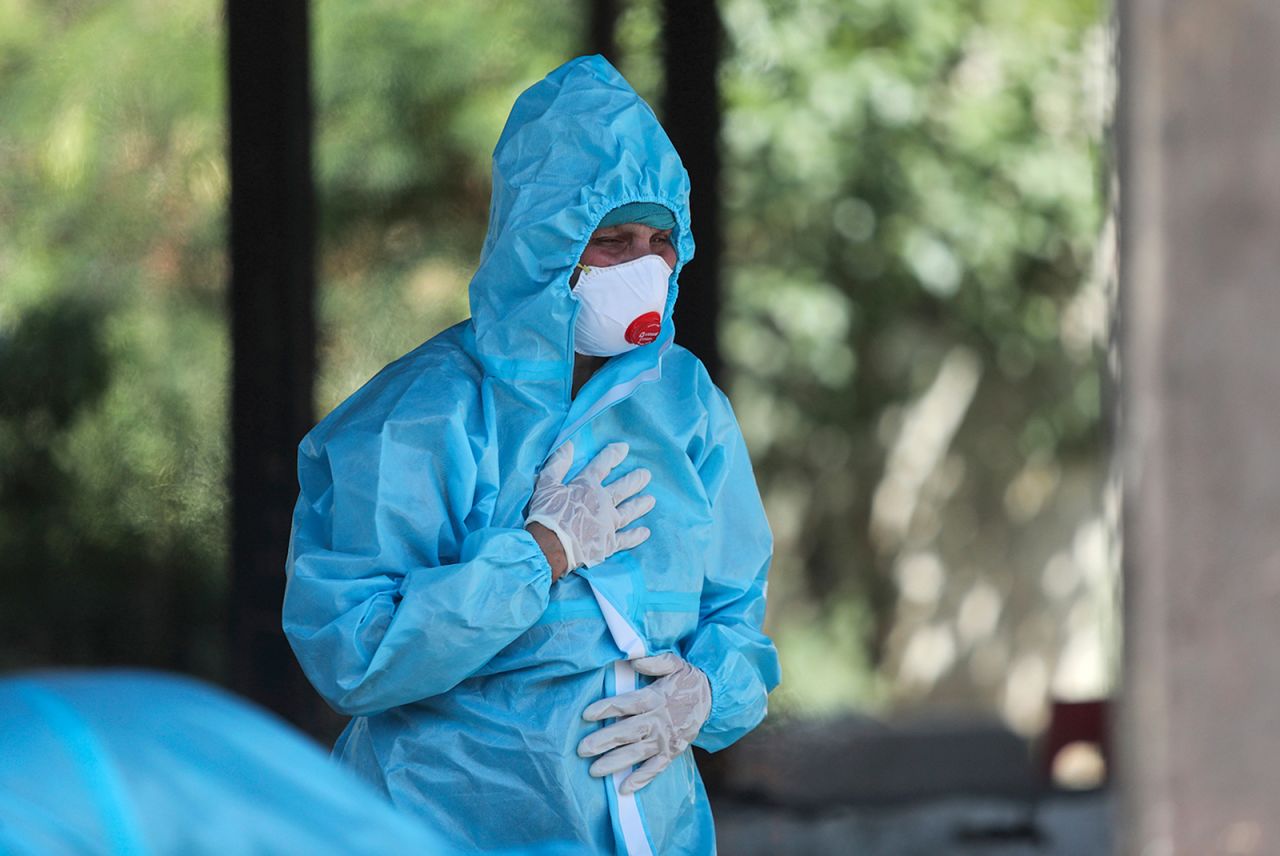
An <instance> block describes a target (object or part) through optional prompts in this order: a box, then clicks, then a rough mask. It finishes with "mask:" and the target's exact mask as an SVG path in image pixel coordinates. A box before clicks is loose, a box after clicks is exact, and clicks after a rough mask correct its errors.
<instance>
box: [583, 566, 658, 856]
mask: <svg viewBox="0 0 1280 856" xmlns="http://www.w3.org/2000/svg"><path fill="white" fill-rule="evenodd" d="M591 592H592V593H593V594H594V595H595V596H596V602H597V603H598V604H600V611H601V612H603V613H604V620H605V623H606V624H607V625H609V634H610V635H611V636H613V642H614V644H615V645H617V646H618V648H619V649H620V650H621V651H623V652H624V653H625V654H626V655H627V659H625V660H617V661H615V662H614V664H613V692H614V695H622V694H623V693H629V692H631V691H632V690H634V689H635V688H636V670H635V669H633V668H632V667H631V663H630V662H629V661H630V660H634V659H635V658H636V657H643V656H644V655H645V650H644V640H643V639H641V638H640V634H639V633H636V631H635V628H634V627H632V626H631V623H630V622H629V621H627V620H626V619H625V618H623V617H622V615H621V613H619V612H618V610H616V609H614V608H613V604H611V603H609V600H608V598H606V597H605V596H604V595H603V594H601V593H600V591H599V590H598V589H597V588H596V587H595V586H594V585H593V586H591ZM630 773H631V770H630V769H627V770H621V771H619V772H617V773H614V774H613V775H612V776H610V777H609V787H611V788H613V795H614V798H615V799H616V800H617V804H618V825H619V826H620V827H622V840H623V843H624V844H625V845H626V848H627V854H628V856H653V849H652V848H651V847H650V846H649V836H648V835H647V834H646V833H645V831H644V822H643V821H642V820H641V819H640V806H639V805H637V804H636V795H635V794H623V793H622V792H621V791H620V790H619V787H620V786H621V785H622V782H623V780H624V779H626V777H627V776H628V775H630Z"/></svg>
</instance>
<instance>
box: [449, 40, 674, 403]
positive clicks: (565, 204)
mask: <svg viewBox="0 0 1280 856" xmlns="http://www.w3.org/2000/svg"><path fill="white" fill-rule="evenodd" d="M634 203H649V204H656V205H660V206H662V207H664V208H665V209H667V210H668V211H670V212H671V214H672V215H673V216H674V219H675V228H674V231H673V233H672V240H673V242H674V244H675V247H676V253H677V255H678V261H677V263H676V266H675V270H674V271H673V273H672V275H671V282H670V288H669V289H668V296H667V306H666V311H665V312H664V313H663V319H664V321H663V327H662V333H661V335H660V336H659V338H658V341H657V342H655V343H654V344H653V346H651V347H646V348H641V349H637V352H636V354H637V359H638V360H642V361H645V362H650V363H651V362H656V361H657V359H658V354H659V353H660V351H661V350H662V349H663V347H665V344H667V343H669V342H670V341H671V337H672V336H673V334H674V326H673V325H672V321H671V313H672V310H673V308H674V306H675V300H676V293H677V287H676V279H677V277H678V275H679V273H680V269H681V267H682V266H683V265H684V264H685V263H686V262H688V260H689V259H690V258H691V257H692V256H693V249H694V248H693V236H692V235H691V234H690V231H689V176H688V173H687V172H685V169H684V166H683V164H681V162H680V157H679V155H677V154H676V150H675V147H674V146H672V145H671V140H670V139H668V138H667V134H666V132H665V131H663V130H662V126H661V125H659V124H658V119H657V117H656V116H655V115H654V113H653V110H651V109H650V108H649V105H648V104H646V103H645V102H644V100H643V99H641V98H640V96H639V95H637V94H636V92H635V90H633V89H632V88H631V86H630V85H629V84H628V83H627V82H626V81H625V80H624V79H623V78H622V75H620V74H619V73H618V71H617V70H616V69H615V68H614V67H613V66H612V65H610V64H609V63H608V62H607V61H606V60H605V59H604V58H602V57H599V56H591V57H579V58H578V59H575V60H572V61H570V62H568V63H565V64H564V65H562V66H561V67H560V68H558V69H556V70H555V71H553V72H552V73H551V74H549V75H547V77H546V78H545V79H544V80H542V81H540V82H538V83H537V84H535V85H534V86H532V87H530V88H529V89H528V90H526V91H525V92H524V93H523V94H521V96H520V97H519V98H518V99H517V100H516V103H515V106H514V107H513V108H512V110H511V115H510V117H508V119H507V124H506V127H505V128H504V129H503V131H502V136H501V137H500V138H499V139H498V144H497V147H496V148H495V149H494V154H493V198H492V200H491V202H490V208H489V231H488V234H487V235H486V237H485V242H484V249H483V250H482V252H481V257H480V265H479V268H478V269H477V270H476V274H475V276H474V277H473V278H472V280H471V315H472V319H473V322H474V325H475V335H476V346H477V349H478V350H479V352H480V354H481V356H482V357H483V358H484V359H485V362H486V367H487V368H488V369H489V370H490V371H494V372H495V373H496V374H500V375H505V376H509V377H512V378H513V379H515V378H524V379H530V378H538V377H541V378H547V379H550V378H552V377H557V376H561V375H562V376H564V377H566V378H567V376H568V373H569V372H570V371H571V368H572V362H573V341H572V340H573V327H574V317H575V315H576V313H577V310H578V301H577V298H576V297H575V296H574V295H573V293H572V290H571V289H570V287H569V278H570V276H571V275H572V273H573V269H574V266H575V264H576V263H577V261H578V258H579V257H580V256H581V255H582V251H583V248H584V247H585V246H586V243H587V240H588V238H590V236H591V233H592V231H594V230H595V229H596V228H597V227H598V226H599V225H600V224H601V222H602V221H603V220H604V219H605V217H606V215H608V214H609V213H610V212H612V211H614V209H617V208H620V207H622V206H625V205H631V204H634ZM631 210H636V209H631ZM649 210H651V209H649ZM615 216H616V215H615ZM640 351H645V352H647V353H645V354H644V355H643V356H639V352H640ZM629 356H630V355H629ZM557 372H559V373H560V374H559V375H558V374H557Z"/></svg>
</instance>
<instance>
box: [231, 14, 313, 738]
mask: <svg viewBox="0 0 1280 856" xmlns="http://www.w3.org/2000/svg"><path fill="white" fill-rule="evenodd" d="M226 8H227V47H228V51H227V57H228V67H229V93H230V126H231V155H230V159H231V226H230V243H231V339H232V393H231V521H232V534H231V603H230V631H231V680H232V684H233V686H234V687H235V688H236V689H237V690H238V691H239V692H241V693H243V694H244V695H247V696H248V697H250V698H252V699H254V700H255V701H257V702H258V703H260V704H263V705H265V706H267V707H269V708H271V709H273V710H275V711H276V712H278V713H280V714H281V715H283V716H285V717H286V718H288V719H291V720H293V721H294V722H295V723H298V724H300V725H303V726H304V727H307V726H311V725H312V722H311V715H310V712H311V711H314V710H315V708H316V703H315V694H314V693H313V692H312V691H311V690H310V688H309V687H307V685H306V683H305V680H304V679H303V677H302V674H301V672H300V670H299V669H298V666H297V664H296V661H295V660H294V657H293V654H292V652H291V651H290V649H289V646H288V644H287V642H286V641H285V638H284V634H283V633H282V631H281V629H280V601H281V596H282V594H283V591H284V561H285V554H286V550H287V547H288V540H289V529H290V515H291V512H292V508H293V503H294V500H295V499H296V497H297V491H298V485H297V477H296V469H295V467H296V464H295V460H296V448H297V444H298V441H299V440H300V439H301V437H302V435H303V433H305V432H306V430H307V429H308V428H309V427H310V426H311V423H312V404H311V392H312V374H313V371H314V364H315V331H314V320H313V317H312V294H313V291H314V288H315V274H314V271H313V258H312V257H313V251H314V236H313V225H312V207H313V206H312V190H311V104H310V91H309V82H308V75H309V62H308V34H307V2H306V0H272V2H262V0H227V7H226Z"/></svg>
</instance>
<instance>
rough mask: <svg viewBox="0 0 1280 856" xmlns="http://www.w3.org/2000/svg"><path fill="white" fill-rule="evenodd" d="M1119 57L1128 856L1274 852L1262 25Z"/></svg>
mask: <svg viewBox="0 0 1280 856" xmlns="http://www.w3.org/2000/svg"><path fill="white" fill-rule="evenodd" d="M1120 9H1121V28H1120V31H1121V41H1120V51H1121V53H1120V57H1121V61H1120V72H1121V73H1120V84H1121V86H1120V92H1121V102H1120V104H1121V113H1120V129H1121V133H1122V137H1121V149H1120V152H1121V160H1120V176H1121V181H1122V189H1121V197H1120V198H1121V211H1122V214H1123V217H1122V220H1121V228H1120V235H1121V240H1122V245H1121V256H1120V258H1121V260H1122V264H1121V275H1122V277H1121V286H1122V292H1121V293H1122V296H1123V312H1124V318H1123V327H1122V330H1121V333H1122V337H1123V342H1122V353H1123V356H1124V366H1123V373H1122V377H1123V380H1124V385H1125V391H1124V399H1123V406H1124V413H1123V418H1124V422H1123V426H1124V433H1125V451H1124V455H1125V457H1124V476H1125V547H1124V564H1125V579H1124V582H1125V588H1124V600H1125V608H1126V625H1125V633H1124V636H1125V642H1126V652H1125V654H1126V664H1125V698H1124V707H1123V710H1122V718H1121V728H1120V737H1121V739H1120V742H1119V749H1120V756H1121V757H1120V760H1121V762H1122V764H1121V775H1120V780H1121V781H1122V782H1123V783H1124V792H1123V797H1124V800H1123V803H1122V806H1121V809H1122V810H1121V812H1120V815H1119V816H1121V817H1124V818H1126V823H1125V824H1124V825H1123V831H1124V833H1125V835H1124V840H1123V844H1124V848H1123V852H1125V853H1129V854H1139V853H1144V854H1145V853H1161V854H1170V856H1183V855H1184V854H1185V856H1199V854H1204V853H1241V854H1244V853H1248V854H1263V853H1276V852H1280V814H1277V812H1276V804H1277V797H1276V795H1277V793H1280V765H1277V764H1276V759H1275V746H1276V735H1277V733H1280V681H1278V680H1276V678H1275V659H1274V658H1275V652H1276V651H1277V650H1278V649H1280V621H1277V620H1276V615H1277V595H1278V594H1280V584H1278V581H1280V538H1278V537H1277V534H1276V520H1277V509H1280V431H1277V419H1276V405H1277V402H1280V365H1278V364H1277V360H1276V345H1275V332H1276V327H1277V325H1280V288H1277V284H1276V271H1277V270H1280V241H1278V240H1277V239H1276V236H1277V235H1280V168H1278V167H1277V165H1278V164H1280V119H1278V117H1280V53H1277V51H1276V50H1275V45H1276V44H1277V43H1278V42H1280V5H1277V4H1275V3H1272V2H1265V0H1251V2H1241V3H1229V4H1225V5H1218V4H1210V5H1203V4H1198V3H1182V2H1172V0H1130V2H1128V3H1122V4H1121V6H1120Z"/></svg>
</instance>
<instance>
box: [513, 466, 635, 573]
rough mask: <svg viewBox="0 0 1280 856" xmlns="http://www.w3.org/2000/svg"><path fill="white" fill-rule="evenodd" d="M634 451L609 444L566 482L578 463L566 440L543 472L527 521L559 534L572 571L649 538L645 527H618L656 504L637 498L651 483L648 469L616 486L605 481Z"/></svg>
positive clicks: (624, 477) (630, 473)
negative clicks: (565, 478)
mask: <svg viewBox="0 0 1280 856" xmlns="http://www.w3.org/2000/svg"><path fill="white" fill-rule="evenodd" d="M629 451H630V448H629V447H628V446H627V444H626V443H610V444H609V445H608V446H605V447H604V449H602V450H601V451H600V454H598V455H596V456H595V458H593V459H592V461H591V463H589V464H587V466H586V467H585V468H584V469H583V470H582V472H581V473H579V474H578V477H577V478H575V479H574V480H573V481H571V482H569V483H568V484H564V477H565V474H566V473H568V472H569V467H570V465H571V464H572V463H573V443H565V444H564V445H563V446H561V447H560V448H559V449H556V451H555V452H554V453H553V454H552V455H551V457H550V458H548V459H547V462H546V463H545V464H544V465H543V467H542V472H541V473H539V474H538V482H537V484H536V485H535V487H534V489H533V501H532V502H530V503H529V516H528V518H527V519H526V520H525V525H526V526H527V525H528V524H530V523H541V524H542V525H543V526H545V527H547V528H548V529H550V530H551V531H552V532H554V533H556V537H557V538H559V539H560V543H561V545H562V546H563V547H564V554H565V558H566V559H567V560H568V562H569V570H570V571H572V570H573V569H575V568H580V567H583V566H584V565H585V566H586V567H588V568H593V567H595V566H596V565H598V564H600V563H601V562H603V561H604V560H605V559H607V558H609V557H610V556H612V555H613V554H614V553H616V552H618V551H619V550H629V549H631V548H632V547H635V546H636V545H638V544H642V543H644V541H645V540H646V539H647V538H648V537H649V530H648V529H646V528H645V527H643V526H637V527H636V528H635V529H628V530H627V531H626V532H620V531H619V530H620V529H622V528H623V527H624V526H628V525H630V524H631V523H633V522H635V521H636V520H637V519H638V518H640V517H641V516H643V515H645V514H647V513H649V511H650V510H651V509H652V508H653V505H654V502H655V500H654V498H653V497H652V496H649V495H645V496H636V494H637V493H639V492H640V491H641V490H643V489H644V487H645V485H647V484H648V483H649V478H650V474H649V471H648V470H632V471H631V472H629V473H627V474H626V475H625V476H623V477H622V478H620V479H618V480H617V481H615V482H613V483H612V484H607V485H605V484H602V482H603V481H604V479H605V477H606V476H608V475H609V473H610V472H612V471H613V469H614V468H615V467H616V466H618V464H620V463H622V460H623V459H624V458H625V457H626V456H627V452H629ZM633 497H634V498H633Z"/></svg>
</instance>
